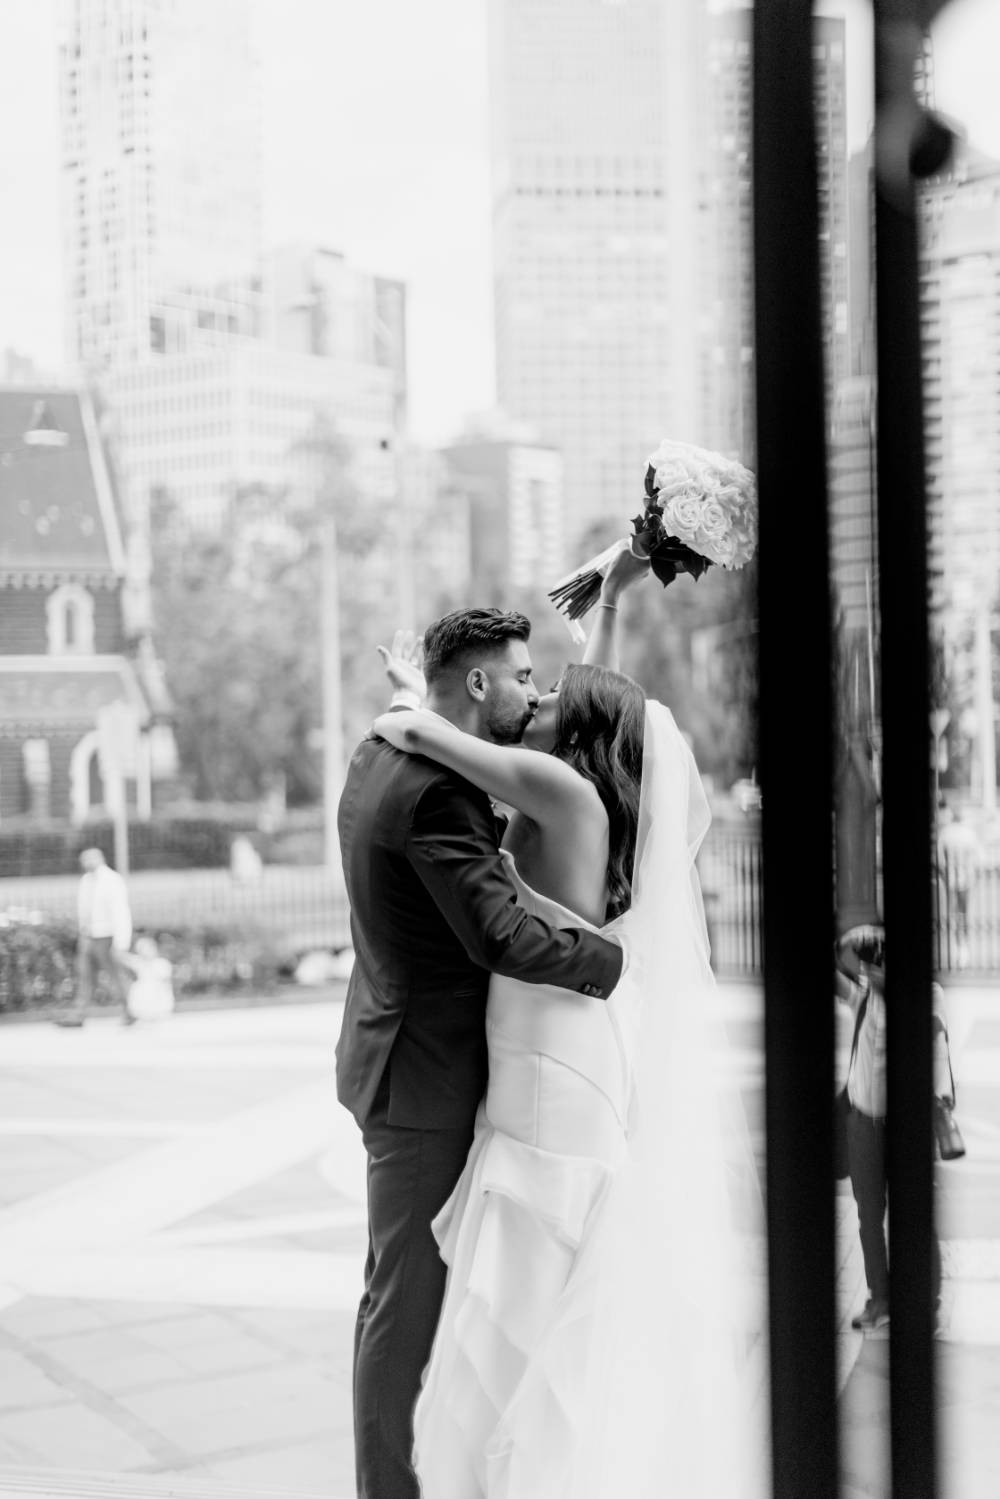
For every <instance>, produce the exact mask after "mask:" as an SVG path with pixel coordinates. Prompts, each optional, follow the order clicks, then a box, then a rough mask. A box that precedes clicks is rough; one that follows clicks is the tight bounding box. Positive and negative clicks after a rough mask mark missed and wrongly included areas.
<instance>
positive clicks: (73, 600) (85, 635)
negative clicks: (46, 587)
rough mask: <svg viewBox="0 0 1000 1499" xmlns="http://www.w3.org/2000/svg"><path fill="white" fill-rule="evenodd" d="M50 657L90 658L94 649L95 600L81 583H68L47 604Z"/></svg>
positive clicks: (51, 595)
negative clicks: (85, 656)
mask: <svg viewBox="0 0 1000 1499" xmlns="http://www.w3.org/2000/svg"><path fill="white" fill-rule="evenodd" d="M46 610H47V612H48V626H49V630H48V633H49V653H50V654H51V655H55V656H83V655H89V654H90V653H92V651H93V649H94V600H93V598H92V597H91V595H90V594H89V593H88V592H87V590H86V588H82V587H81V586H80V585H79V584H78V583H65V584H63V586H62V588H57V589H56V591H55V592H54V593H53V594H50V596H49V599H48V603H47V604H46Z"/></svg>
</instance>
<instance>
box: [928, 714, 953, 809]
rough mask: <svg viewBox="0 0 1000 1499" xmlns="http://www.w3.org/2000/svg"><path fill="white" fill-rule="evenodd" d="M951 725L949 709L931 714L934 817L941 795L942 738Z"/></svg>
mask: <svg viewBox="0 0 1000 1499" xmlns="http://www.w3.org/2000/svg"><path fill="white" fill-rule="evenodd" d="M950 723H951V714H950V713H949V712H948V709H947V708H935V709H934V711H933V712H932V713H931V733H932V734H933V735H934V816H935V817H936V816H937V804H938V797H939V796H940V794H941V736H942V735H943V734H944V731H945V729H946V728H947V727H948V725H949V724H950Z"/></svg>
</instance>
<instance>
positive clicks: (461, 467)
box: [443, 428, 568, 597]
mask: <svg viewBox="0 0 1000 1499" xmlns="http://www.w3.org/2000/svg"><path fill="white" fill-rule="evenodd" d="M443 457H444V459H445V462H446V464H447V467H448V471H449V474H450V476H451V480H452V483H453V484H454V486H455V488H456V489H458V490H459V491H460V492H461V493H463V494H464V496H465V499H466V503H467V506H468V513H469V546H470V549H469V572H470V576H471V580H472V584H473V587H474V588H475V591H476V593H477V596H479V595H482V596H483V597H485V596H486V595H487V594H490V593H491V591H492V592H493V593H494V594H495V595H496V596H497V597H503V595H504V593H505V591H506V590H507V589H508V588H512V587H513V588H537V589H539V590H541V591H544V590H545V589H547V588H551V587H552V585H553V584H554V583H555V582H557V581H558V578H559V577H560V575H561V574H562V573H564V572H566V570H567V566H568V564H567V561H566V556H565V541H564V532H565V520H564V506H563V462H562V457H561V455H560V454H559V452H558V451H557V450H556V449H555V448H553V447H549V446H546V445H545V444H543V443H539V442H535V441H534V440H532V438H531V437H530V435H528V434H527V433H526V432H524V431H521V432H519V431H517V430H516V428H515V429H513V430H506V431H504V430H503V429H502V428H501V429H500V430H497V431H493V432H491V431H488V430H487V431H482V432H478V433H477V432H474V431H470V432H469V433H468V434H467V435H466V436H465V437H463V438H460V439H459V440H458V441H457V442H453V443H450V444H449V445H448V447H447V448H445V449H444V451H443Z"/></svg>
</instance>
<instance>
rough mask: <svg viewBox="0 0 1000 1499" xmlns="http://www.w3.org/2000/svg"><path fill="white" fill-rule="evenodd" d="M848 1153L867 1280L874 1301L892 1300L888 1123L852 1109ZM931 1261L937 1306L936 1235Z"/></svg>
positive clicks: (938, 1254) (938, 1258) (938, 1250)
mask: <svg viewBox="0 0 1000 1499" xmlns="http://www.w3.org/2000/svg"><path fill="white" fill-rule="evenodd" d="M847 1153H848V1160H849V1162H850V1170H851V1186H852V1188H853V1190H854V1200H855V1202H856V1203H857V1205H858V1229H859V1232H860V1237H861V1254H862V1258H863V1259H864V1262H865V1280H866V1281H867V1282H868V1294H869V1295H870V1296H871V1298H872V1300H873V1301H888V1299H889V1255H888V1249H887V1246H886V1238H885V1210H886V1203H887V1196H888V1194H887V1190H886V1175H885V1120H884V1119H875V1118H873V1117H872V1116H871V1115H870V1114H865V1113H863V1112H862V1111H861V1110H860V1109H857V1108H855V1107H854V1106H853V1105H852V1106H851V1109H850V1112H849V1113H848V1115H847ZM931 1254H932V1262H931V1276H932V1287H931V1290H932V1294H933V1296H934V1301H935V1304H936V1303H937V1302H938V1300H939V1299H940V1295H941V1247H940V1245H939V1244H938V1241H937V1236H936V1235H935V1236H934V1240H933V1244H932V1249H931Z"/></svg>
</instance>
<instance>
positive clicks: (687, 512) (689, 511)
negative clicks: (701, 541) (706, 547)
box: [663, 490, 701, 542]
mask: <svg viewBox="0 0 1000 1499" xmlns="http://www.w3.org/2000/svg"><path fill="white" fill-rule="evenodd" d="M663 524H664V526H665V527H666V529H667V534H668V535H669V536H677V537H679V539H680V540H681V541H688V542H689V541H692V540H693V539H694V537H695V536H696V535H697V534H698V528H699V526H700V525H701V500H700V499H699V498H698V496H697V495H696V494H692V493H691V492H690V490H688V491H682V493H680V494H677V495H674V497H673V499H671V500H669V501H668V502H667V504H666V505H665V506H664V508H663Z"/></svg>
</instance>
